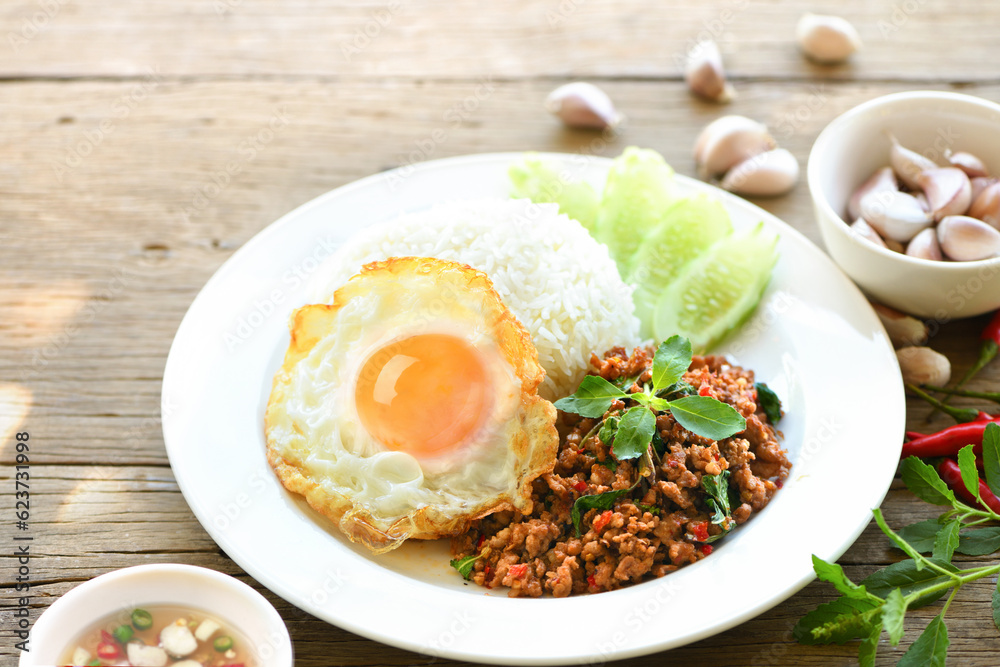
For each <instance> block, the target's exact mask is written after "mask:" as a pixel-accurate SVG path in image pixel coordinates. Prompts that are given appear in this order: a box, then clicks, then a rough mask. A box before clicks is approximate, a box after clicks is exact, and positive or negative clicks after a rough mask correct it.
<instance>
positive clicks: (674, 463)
mask: <svg viewBox="0 0 1000 667" xmlns="http://www.w3.org/2000/svg"><path fill="white" fill-rule="evenodd" d="M678 465H680V464H679V463H677V461H674V460H673V459H667V467H669V468H676V467H677V466H678Z"/></svg>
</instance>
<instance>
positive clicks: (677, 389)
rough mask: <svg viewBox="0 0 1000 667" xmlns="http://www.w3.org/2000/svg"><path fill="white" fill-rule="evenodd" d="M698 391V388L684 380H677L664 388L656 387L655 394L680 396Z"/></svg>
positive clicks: (691, 394) (692, 394) (690, 394)
mask: <svg viewBox="0 0 1000 667" xmlns="http://www.w3.org/2000/svg"><path fill="white" fill-rule="evenodd" d="M697 393H698V388H697V387H693V386H691V385H690V384H689V383H687V382H685V381H684V380H678V381H677V382H675V383H673V384H672V385H670V386H669V387H667V388H666V389H657V390H656V395H657V396H666V397H668V398H669V397H671V396H672V397H673V398H680V397H681V396H694V395H695V394H697Z"/></svg>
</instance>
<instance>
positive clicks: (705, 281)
mask: <svg viewBox="0 0 1000 667" xmlns="http://www.w3.org/2000/svg"><path fill="white" fill-rule="evenodd" d="M777 243H778V235H777V234H775V233H774V232H770V231H767V230H765V229H764V223H760V224H758V225H757V226H756V227H755V228H753V229H750V230H746V231H743V232H740V233H737V234H733V235H732V236H728V237H726V238H724V239H722V240H721V241H719V242H718V243H716V244H715V245H713V246H712V247H711V248H709V249H708V250H706V251H705V252H704V253H702V254H701V256H700V257H698V258H697V259H695V260H693V261H692V262H690V263H689V264H688V265H687V267H686V268H685V269H684V271H683V272H682V273H681V275H679V276H678V277H677V278H676V279H675V280H674V281H673V282H672V283H671V284H670V285H669V286H667V288H666V289H665V290H664V291H663V294H662V295H661V296H660V299H659V300H658V301H657V303H656V312H655V314H654V319H653V332H654V333H655V334H656V339H657V340H666V339H667V338H668V337H670V336H672V335H673V334H680V335H681V336H685V337H687V338H689V339H690V340H691V347H692V348H693V349H694V350H695V351H696V352H704V351H706V350H708V349H709V348H711V347H712V346H713V345H715V344H716V343H718V342H719V341H720V340H722V338H723V337H725V335H726V334H728V333H729V332H730V331H732V330H733V329H735V328H736V327H738V326H739V325H741V324H742V323H743V322H744V320H745V319H746V318H747V317H748V316H749V315H750V313H752V312H753V309H754V308H755V307H756V306H757V303H758V302H759V301H760V297H761V294H762V293H763V292H764V288H765V287H766V286H767V282H768V280H769V279H770V277H771V270H772V269H773V268H774V264H775V262H777V260H778V253H777V248H776V246H777Z"/></svg>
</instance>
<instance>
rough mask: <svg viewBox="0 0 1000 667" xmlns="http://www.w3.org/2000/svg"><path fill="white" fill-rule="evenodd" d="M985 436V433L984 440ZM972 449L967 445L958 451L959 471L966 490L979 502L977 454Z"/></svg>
mask: <svg viewBox="0 0 1000 667" xmlns="http://www.w3.org/2000/svg"><path fill="white" fill-rule="evenodd" d="M985 435H986V434H985V433H984V434H983V437H984V438H985ZM972 449H973V447H972V445H966V446H965V447H962V448H961V449H960V450H958V469H959V471H960V472H961V473H962V483H963V484H965V488H966V489H968V490H969V493H971V494H972V495H973V496H975V498H976V500H979V470H977V469H976V454H975V452H973V451H972Z"/></svg>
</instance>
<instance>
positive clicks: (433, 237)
mask: <svg viewBox="0 0 1000 667" xmlns="http://www.w3.org/2000/svg"><path fill="white" fill-rule="evenodd" d="M402 256H417V257H437V258H438V259H446V260H452V261H458V262H462V263H464V264H468V265H469V266H471V267H473V268H476V269H479V270H481V271H484V272H485V273H486V274H487V275H488V276H489V277H490V279H491V280H492V281H493V285H494V287H495V288H496V290H497V292H498V293H499V294H500V296H501V298H502V299H503V300H504V303H506V305H507V307H508V308H510V310H511V312H512V313H514V315H515V316H516V317H517V318H518V320H520V321H521V323H522V324H523V325H524V326H525V328H527V329H528V331H529V332H531V337H532V341H533V342H534V344H535V347H536V348H537V349H538V361H539V363H540V364H541V365H542V368H544V369H545V373H546V378H545V381H544V382H543V384H542V386H541V387H540V389H539V394H540V395H541V396H542V397H544V398H547V399H549V400H555V399H556V398H560V397H562V396H566V395H568V394H571V393H573V391H575V390H576V387H577V385H578V384H579V383H580V380H581V379H582V378H583V376H584V375H585V374H586V371H587V368H588V363H589V359H590V354H591V353H592V352H597V353H598V354H601V353H603V352H604V351H606V350H608V349H609V348H611V347H614V346H616V345H622V346H624V347H625V348H626V349H627V350H629V351H631V348H632V347H633V346H635V345H637V344H638V343H639V320H638V319H637V318H636V317H635V315H634V312H633V310H634V306H633V304H632V288H631V287H629V286H627V285H626V284H625V283H624V282H623V281H622V279H621V277H620V276H619V275H618V269H617V268H616V267H615V262H614V261H613V260H612V259H611V257H610V255H609V254H608V249H607V247H606V246H604V245H603V244H601V243H598V242H597V241H595V240H594V239H593V238H592V237H591V236H590V234H589V233H588V232H587V230H586V229H584V228H583V227H582V226H581V225H580V223H578V222H576V221H575V220H571V219H570V218H568V217H566V216H565V215H561V214H560V213H559V207H558V205H556V204H534V203H532V202H530V201H529V200H526V199H521V200H505V199H497V200H488V199H486V200H471V201H459V202H451V203H447V204H441V205H438V206H436V207H435V208H433V209H431V210H428V211H424V212H420V213H415V214H410V215H404V216H402V217H400V218H398V219H396V220H393V221H391V222H388V223H386V224H382V225H377V226H376V227H373V228H370V229H368V230H365V231H364V232H362V233H360V234H358V235H356V236H354V237H353V238H352V239H351V240H350V241H348V242H347V243H346V244H345V245H344V246H343V247H342V248H340V249H339V251H338V252H337V253H335V254H334V255H333V256H331V257H330V258H329V259H328V260H327V261H326V262H325V263H324V265H323V266H322V267H321V268H320V270H319V271H318V274H317V278H316V282H314V283H313V285H314V293H313V297H314V299H316V301H317V302H324V303H330V302H331V301H332V299H333V293H334V291H335V290H336V289H337V288H339V287H340V286H341V285H343V284H344V283H346V282H347V280H348V279H349V278H350V277H351V276H353V275H355V274H356V273H358V272H359V271H360V270H361V267H362V266H363V265H364V264H367V263H368V262H372V261H376V260H381V259H386V258H388V257H402Z"/></svg>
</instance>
